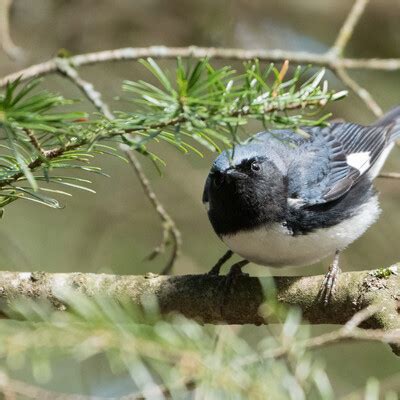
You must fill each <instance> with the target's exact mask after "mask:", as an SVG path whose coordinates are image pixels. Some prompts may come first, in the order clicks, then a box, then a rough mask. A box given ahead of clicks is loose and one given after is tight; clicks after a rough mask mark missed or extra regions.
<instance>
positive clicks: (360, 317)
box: [242, 304, 400, 365]
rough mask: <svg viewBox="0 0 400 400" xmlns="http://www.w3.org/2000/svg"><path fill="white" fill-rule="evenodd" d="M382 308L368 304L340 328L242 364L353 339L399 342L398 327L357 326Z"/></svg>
mask: <svg viewBox="0 0 400 400" xmlns="http://www.w3.org/2000/svg"><path fill="white" fill-rule="evenodd" d="M381 308H382V304H371V305H370V306H368V307H366V308H364V309H363V310H361V311H358V312H357V313H356V314H354V315H353V316H352V318H351V319H350V320H349V321H348V322H346V323H345V324H344V325H343V327H342V328H340V329H338V330H335V331H333V332H329V333H325V334H322V335H319V336H316V337H313V338H310V339H306V340H304V341H302V342H296V343H291V344H290V345H286V346H282V347H278V348H277V349H273V350H268V351H266V352H264V353H263V354H262V355H261V356H259V357H257V358H256V357H249V358H246V359H244V360H243V361H242V363H243V365H247V364H250V363H254V362H256V361H259V360H260V359H271V358H275V359H278V358H282V357H285V356H286V355H287V354H289V353H290V352H291V351H292V350H293V349H294V348H301V349H304V350H314V349H317V348H320V347H323V346H328V345H333V344H337V343H342V342H349V341H355V340H361V341H368V342H381V343H387V344H393V345H399V344H400V329H393V330H383V329H375V330H370V329H361V328H359V326H360V325H361V324H362V323H363V322H365V321H367V320H368V319H369V318H371V317H372V316H373V315H374V314H376V313H377V312H378V311H379V310H380V309H381Z"/></svg>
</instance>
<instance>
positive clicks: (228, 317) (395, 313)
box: [0, 266, 400, 329]
mask: <svg viewBox="0 0 400 400" xmlns="http://www.w3.org/2000/svg"><path fill="white" fill-rule="evenodd" d="M322 281H323V276H322V275H320V276H309V277H299V276H295V277H274V278H254V277H247V276H241V277H239V278H238V279H237V280H236V281H235V283H234V284H233V285H232V286H231V287H230V290H228V291H227V290H225V277H224V276H208V275H182V276H161V275H155V274H147V275H146V276H133V275H126V276H119V275H108V274H92V273H80V272H76V273H46V272H7V271H4V272H0V312H1V313H2V314H3V317H8V318H9V316H8V306H9V304H10V303H11V302H12V301H13V300H16V299H30V300H39V299H40V300H43V299H45V300H48V301H49V302H50V303H51V304H52V305H53V307H54V308H55V309H58V310H64V309H66V305H65V304H64V302H63V300H62V296H60V294H61V293H64V294H65V292H66V290H68V291H69V292H68V293H73V292H74V291H75V292H77V293H82V294H85V295H88V296H105V297H109V298H112V299H115V300H122V299H130V301H131V302H132V303H134V304H136V305H141V304H142V301H143V298H144V297H145V296H149V295H150V296H155V297H156V299H157V301H158V303H159V307H160V312H161V314H163V315H166V314H169V313H174V312H176V313H180V314H183V315H184V316H186V317H188V318H193V319H196V320H199V321H202V322H203V323H213V324H214V323H229V324H257V325H258V324H268V323H269V322H271V321H269V320H268V317H265V316H263V313H262V311H261V310H262V308H261V309H260V306H261V305H262V304H263V301H264V299H265V295H268V293H269V294H272V295H273V296H274V297H276V298H277V300H278V302H280V303H283V304H286V305H290V306H297V307H300V308H301V310H302V311H303V315H304V317H305V319H307V320H308V321H309V322H310V323H311V324H344V323H345V322H346V321H348V320H349V319H350V318H351V317H352V316H353V315H354V314H355V313H356V312H358V311H359V310H361V309H363V308H365V307H366V306H368V305H370V304H372V303H379V304H381V305H382V308H381V311H380V312H379V313H378V314H377V315H375V316H374V317H373V318H371V319H369V320H368V321H367V322H366V324H365V325H366V327H369V328H383V329H392V328H400V275H399V274H398V273H397V267H395V266H393V267H391V268H387V269H382V270H374V271H360V272H346V273H342V274H341V275H340V276H339V279H338V284H337V288H336V290H335V292H334V295H333V297H332V299H331V301H330V304H329V305H328V306H323V304H322V302H321V301H319V300H318V293H319V290H320V287H321V284H322ZM274 287H275V289H274ZM268 288H270V289H268ZM274 291H276V293H274Z"/></svg>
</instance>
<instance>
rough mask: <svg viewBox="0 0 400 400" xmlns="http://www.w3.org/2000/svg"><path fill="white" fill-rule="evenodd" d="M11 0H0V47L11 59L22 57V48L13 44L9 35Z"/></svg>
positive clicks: (17, 59) (16, 59)
mask: <svg viewBox="0 0 400 400" xmlns="http://www.w3.org/2000/svg"><path fill="white" fill-rule="evenodd" d="M12 2H13V0H0V47H1V48H2V49H3V51H4V52H5V53H6V54H7V56H8V57H9V58H10V59H11V60H13V61H20V60H22V59H23V52H22V50H21V49H20V48H19V47H18V46H16V45H15V44H14V42H13V41H12V39H11V35H10V10H11V6H12Z"/></svg>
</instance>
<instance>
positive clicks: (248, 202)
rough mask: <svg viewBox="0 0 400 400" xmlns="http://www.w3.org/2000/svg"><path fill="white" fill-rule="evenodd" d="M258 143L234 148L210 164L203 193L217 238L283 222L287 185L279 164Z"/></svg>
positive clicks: (280, 163)
mask: <svg viewBox="0 0 400 400" xmlns="http://www.w3.org/2000/svg"><path fill="white" fill-rule="evenodd" d="M265 153H266V152H265V151H263V149H261V148H260V145H259V144H258V143H257V142H249V143H246V144H244V145H238V146H235V148H234V149H232V150H229V151H225V152H223V153H222V154H221V155H220V156H219V157H218V158H217V159H216V160H215V161H214V163H213V165H212V168H211V171H210V173H209V175H208V177H207V181H206V184H205V188H204V193H203V203H204V204H205V206H206V208H207V210H208V215H209V218H210V221H211V223H212V225H213V227H214V230H215V231H216V232H217V233H218V234H219V235H224V234H232V233H235V232H237V231H239V230H246V229H252V228H254V227H256V226H260V225H262V224H266V223H269V222H277V221H280V220H282V218H283V213H284V210H285V207H286V192H287V182H286V174H285V173H284V171H283V168H282V161H281V160H278V159H277V158H276V157H274V154H269V155H268V156H267V155H265Z"/></svg>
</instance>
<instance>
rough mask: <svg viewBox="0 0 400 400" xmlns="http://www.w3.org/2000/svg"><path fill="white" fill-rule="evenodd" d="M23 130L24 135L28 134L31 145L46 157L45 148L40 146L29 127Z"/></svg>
mask: <svg viewBox="0 0 400 400" xmlns="http://www.w3.org/2000/svg"><path fill="white" fill-rule="evenodd" d="M24 132H25V133H26V136H28V138H29V141H30V142H31V144H32V146H33V147H34V148H35V149H36V150H37V151H38V152H39V153H40V154H41V155H42V156H43V157H46V150H44V149H43V148H42V146H41V145H40V143H39V141H38V140H37V137H36V136H35V134H34V133H33V131H32V130H31V129H24Z"/></svg>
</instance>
